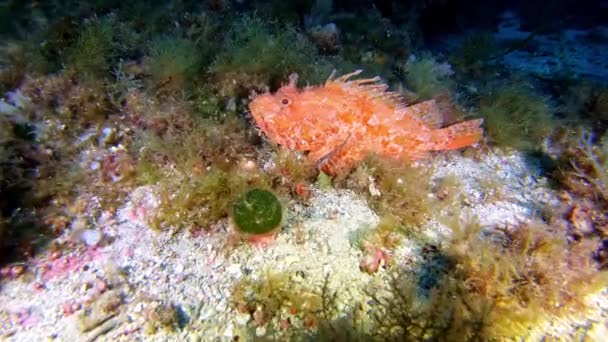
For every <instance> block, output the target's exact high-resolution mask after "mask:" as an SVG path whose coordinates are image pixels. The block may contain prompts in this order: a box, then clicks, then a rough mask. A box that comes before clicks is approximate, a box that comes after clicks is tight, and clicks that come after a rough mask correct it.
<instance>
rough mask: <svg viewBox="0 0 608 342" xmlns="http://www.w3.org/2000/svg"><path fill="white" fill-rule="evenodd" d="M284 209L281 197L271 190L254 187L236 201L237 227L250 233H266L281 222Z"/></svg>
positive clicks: (234, 212) (234, 213) (235, 216)
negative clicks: (280, 200)
mask: <svg viewBox="0 0 608 342" xmlns="http://www.w3.org/2000/svg"><path fill="white" fill-rule="evenodd" d="M282 218H283V210H282V207H281V203H280V202H279V199H278V198H277V197H276V196H275V195H274V194H273V193H272V192H270V191H268V190H263V189H252V190H249V191H247V192H245V193H244V194H243V195H241V197H239V199H238V200H237V201H236V202H235V203H234V206H233V219H234V223H235V225H236V227H237V228H238V229H239V230H240V231H242V232H244V233H248V234H256V235H257V234H265V233H268V232H270V231H272V230H273V229H275V228H277V227H278V226H279V225H280V224H281V220H282Z"/></svg>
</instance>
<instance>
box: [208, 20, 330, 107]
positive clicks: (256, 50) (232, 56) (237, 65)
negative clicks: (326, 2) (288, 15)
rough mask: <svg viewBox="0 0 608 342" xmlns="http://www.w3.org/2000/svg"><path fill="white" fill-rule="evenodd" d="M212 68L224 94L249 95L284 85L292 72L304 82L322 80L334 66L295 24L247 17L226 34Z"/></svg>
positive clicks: (218, 85) (238, 21)
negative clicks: (317, 50) (298, 30)
mask: <svg viewBox="0 0 608 342" xmlns="http://www.w3.org/2000/svg"><path fill="white" fill-rule="evenodd" d="M210 71H211V73H212V74H213V75H214V78H215V81H216V82H217V87H218V89H220V93H221V94H222V95H224V96H236V95H239V96H247V95H248V94H249V91H250V90H252V89H265V88H266V87H267V86H269V85H270V86H271V87H276V86H278V85H280V82H283V80H285V79H286V78H287V76H288V75H290V74H292V73H297V74H298V75H300V77H301V79H302V80H304V82H310V83H319V82H321V81H322V80H324V79H326V78H327V76H328V75H329V74H330V73H331V71H332V66H331V65H330V64H328V63H325V62H324V61H323V60H322V59H321V58H320V57H319V56H318V55H317V53H316V51H315V48H314V47H312V46H311V45H310V42H308V41H307V40H306V39H302V38H300V37H298V35H297V34H296V31H295V30H294V29H293V28H292V27H290V26H285V25H283V24H279V23H268V22H264V21H263V20H261V19H260V18H258V17H243V18H238V19H236V20H235V21H234V23H233V24H232V27H231V28H230V29H229V31H228V32H227V33H226V40H225V42H224V44H223V45H222V46H221V47H220V50H219V52H218V54H217V56H216V57H215V60H214V62H213V63H212V65H211V69H210Z"/></svg>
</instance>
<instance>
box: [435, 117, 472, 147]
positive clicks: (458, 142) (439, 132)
mask: <svg viewBox="0 0 608 342" xmlns="http://www.w3.org/2000/svg"><path fill="white" fill-rule="evenodd" d="M482 123H483V119H477V120H470V121H465V122H461V123H457V124H454V125H452V126H449V127H446V128H441V129H436V130H433V131H432V133H431V149H432V150H435V151H443V150H456V149H459V148H462V147H466V146H470V145H473V144H475V143H477V142H478V141H479V140H480V139H481V138H482V137H483V129H482V128H481V127H480V126H481V124H482Z"/></svg>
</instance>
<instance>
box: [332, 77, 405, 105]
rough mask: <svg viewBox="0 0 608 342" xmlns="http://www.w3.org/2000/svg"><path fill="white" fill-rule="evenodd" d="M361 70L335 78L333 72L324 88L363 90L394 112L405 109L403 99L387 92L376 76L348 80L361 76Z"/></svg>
mask: <svg viewBox="0 0 608 342" xmlns="http://www.w3.org/2000/svg"><path fill="white" fill-rule="evenodd" d="M361 72H363V70H355V71H353V72H351V73H348V74H345V75H342V76H340V77H338V78H335V79H334V77H335V75H336V71H335V70H334V71H333V72H332V73H331V75H330V76H329V77H328V79H327V81H326V82H325V85H326V86H331V85H338V86H341V85H348V86H350V87H356V88H359V89H361V90H363V91H364V92H365V93H366V94H367V95H369V96H370V97H371V98H374V99H378V100H380V101H383V102H385V103H387V104H389V105H392V106H394V107H395V108H396V110H400V109H402V108H405V107H406V106H407V105H406V103H405V100H404V99H403V97H402V96H401V95H400V94H399V93H396V92H392V91H387V89H388V86H387V85H386V84H384V83H383V82H382V79H381V78H380V77H378V76H376V77H372V78H362V79H356V80H350V79H351V78H352V77H354V76H357V75H359V74H361Z"/></svg>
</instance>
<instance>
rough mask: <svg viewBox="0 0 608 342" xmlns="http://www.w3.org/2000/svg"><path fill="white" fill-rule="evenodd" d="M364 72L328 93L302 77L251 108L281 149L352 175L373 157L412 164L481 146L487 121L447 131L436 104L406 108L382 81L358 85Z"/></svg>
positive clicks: (338, 81) (327, 87)
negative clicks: (434, 154) (432, 153)
mask: <svg viewBox="0 0 608 342" xmlns="http://www.w3.org/2000/svg"><path fill="white" fill-rule="evenodd" d="M360 72H361V70H358V71H355V72H353V73H350V74H347V75H344V76H341V77H338V78H335V79H334V78H333V74H332V76H330V78H329V79H328V80H327V82H325V84H324V85H322V86H316V87H307V88H304V89H301V90H300V89H298V88H297V87H296V82H297V76H296V75H292V76H291V77H290V82H289V84H287V85H285V86H283V87H281V88H280V89H279V90H278V91H277V92H276V93H274V94H271V93H266V94H261V95H256V96H254V97H253V99H252V101H251V102H250V104H249V109H250V111H251V114H252V116H253V119H254V121H255V123H256V125H257V126H258V127H259V128H260V130H261V131H262V132H264V133H265V134H266V135H267V136H268V137H269V138H270V139H271V140H273V141H274V142H276V143H278V144H280V145H282V146H284V147H286V148H288V149H292V150H297V151H302V152H308V158H310V159H311V161H312V162H314V163H316V164H317V165H318V166H319V167H320V168H321V169H322V170H323V171H325V172H326V173H329V174H336V173H337V172H340V171H348V170H350V169H352V167H354V166H355V165H356V164H357V163H359V162H360V161H362V160H363V159H364V158H365V157H366V156H367V155H369V154H372V153H375V154H378V155H382V156H386V157H393V158H402V159H409V160H416V159H422V158H425V157H427V156H428V154H429V152H430V151H443V150H454V149H458V148H462V147H465V146H469V145H472V144H475V143H476V142H478V141H479V140H480V139H481V137H482V136H483V130H482V129H481V127H480V125H481V124H482V120H481V119H477V120H470V121H466V122H462V123H458V124H454V125H452V126H449V127H445V128H441V122H442V119H443V117H442V114H441V112H440V111H439V109H438V107H437V105H436V103H435V101H433V100H430V101H425V102H421V103H418V104H415V105H411V106H408V105H405V104H404V101H403V100H402V99H401V98H400V96H399V95H398V94H397V93H394V92H388V91H386V90H387V88H388V87H387V86H386V85H385V84H383V83H381V82H380V79H379V78H378V77H375V78H369V79H353V80H351V78H352V77H353V76H356V75H358V74H359V73H360Z"/></svg>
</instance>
